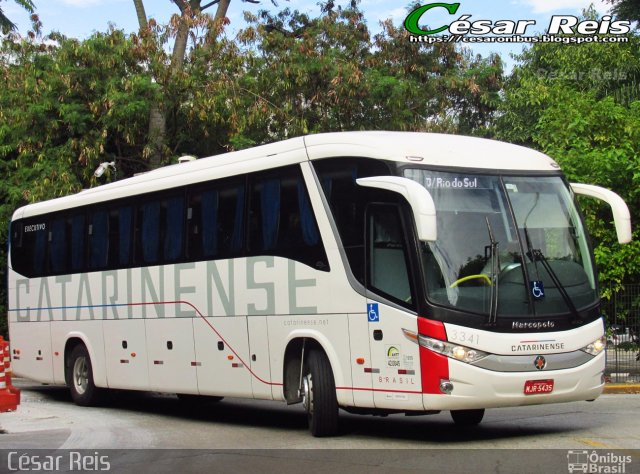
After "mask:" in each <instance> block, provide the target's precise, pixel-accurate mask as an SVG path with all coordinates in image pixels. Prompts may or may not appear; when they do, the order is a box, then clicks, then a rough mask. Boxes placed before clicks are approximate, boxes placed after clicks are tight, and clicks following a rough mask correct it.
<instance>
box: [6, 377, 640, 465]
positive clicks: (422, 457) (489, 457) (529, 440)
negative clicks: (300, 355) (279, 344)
mask: <svg viewBox="0 0 640 474" xmlns="http://www.w3.org/2000/svg"><path fill="white" fill-rule="evenodd" d="M16 385H18V386H19V387H20V388H21V389H22V404H21V405H20V406H19V408H18V410H17V411H16V412H12V413H4V414H0V429H1V432H2V434H0V450H2V451H1V453H2V454H3V456H5V457H6V456H7V455H8V453H10V452H12V450H14V451H15V450H19V451H18V454H20V453H23V452H31V451H30V450H32V449H36V448H38V449H50V450H54V449H61V450H71V451H74V450H87V451H84V452H85V453H89V454H88V455H89V456H93V458H96V459H97V458H98V457H99V455H102V454H103V453H107V454H105V455H108V456H109V457H110V458H111V463H110V469H109V471H111V472H177V471H176V469H178V470H179V472H200V471H202V470H203V469H207V470H208V471H209V472H212V469H213V471H215V472H230V471H231V470H233V471H235V472H260V473H262V472H278V473H280V472H300V471H303V472H304V473H305V474H307V473H312V472H331V473H336V472H366V473H367V474H372V473H376V472H392V471H393V472H435V471H439V472H443V471H444V472H447V473H450V472H465V473H466V472H469V473H474V474H478V473H482V472H498V473H500V472H505V473H507V472H508V473H511V472H546V473H553V472H568V470H567V456H572V455H573V454H571V453H573V452H574V451H575V452H578V451H579V452H585V453H586V452H587V451H588V452H589V453H595V452H597V453H601V454H606V453H618V455H624V456H627V455H628V456H631V457H632V458H629V462H628V463H627V462H626V461H625V466H624V468H625V469H624V473H625V474H626V473H631V472H640V424H639V423H638V421H639V419H640V395H625V394H616V395H603V396H602V397H600V398H599V399H598V400H596V401H595V402H592V403H588V402H576V403H567V404H560V405H540V406H533V407H522V408H508V409H493V410H488V411H487V413H486V415H485V419H484V421H483V422H482V424H481V425H480V426H479V427H477V428H474V429H460V428H458V427H456V426H454V424H453V423H452V421H451V418H450V416H449V414H448V413H444V412H443V413H441V414H438V415H430V416H420V417H406V416H402V415H392V416H389V417H386V418H380V417H372V416H357V415H349V414H346V413H344V412H342V414H341V434H340V436H337V437H334V438H313V437H312V436H311V435H310V434H309V433H308V431H307V427H306V417H305V414H304V412H303V411H302V408H301V407H300V406H299V405H297V406H290V407H288V406H286V405H284V404H282V403H279V402H261V401H248V400H239V399H225V400H223V401H222V402H219V403H214V404H209V405H203V406H196V405H191V406H189V405H185V404H184V403H181V402H180V401H179V400H178V399H177V398H176V397H175V396H173V395H166V394H156V393H134V392H118V393H114V394H112V395H111V397H110V399H109V401H108V404H107V405H106V406H103V407H99V408H83V407H77V406H75V405H73V403H72V402H71V400H70V397H69V395H68V391H67V390H66V389H65V388H60V387H51V386H44V385H39V384H34V383H31V382H29V381H25V380H19V381H18V382H17V383H16ZM167 449H169V450H167ZM137 450H139V451H137ZM185 450H190V451H185ZM193 450H201V451H193ZM56 452H58V451H56ZM59 452H63V453H68V451H59ZM16 456H17V455H16ZM16 459H17V458H16V457H15V456H14V459H13V460H14V461H15V460H16ZM25 459H26V458H25ZM611 459H613V462H616V461H617V459H618V458H615V457H614V458H611V456H609V458H606V459H605V458H602V459H601V462H600V464H602V463H603V462H605V461H606V462H609V461H611ZM631 459H632V460H631ZM623 460H624V459H623ZM6 462H7V460H6V459H2V460H0V472H9V471H10V470H11V469H10V467H16V466H15V465H12V466H9V465H7V464H6ZM63 464H64V462H63ZM608 467H611V466H608ZM67 470H68V471H71V470H73V471H76V470H77V469H73V466H67ZM600 472H605V471H602V470H601V471H600ZM608 472H612V471H611V470H609V471H608ZM614 472H622V471H614Z"/></svg>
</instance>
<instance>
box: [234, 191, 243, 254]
mask: <svg viewBox="0 0 640 474" xmlns="http://www.w3.org/2000/svg"><path fill="white" fill-rule="evenodd" d="M244 194H245V193H244V185H243V186H239V187H238V189H237V195H236V196H237V197H236V199H237V201H236V215H235V221H234V224H233V235H232V236H231V252H233V253H236V252H239V251H240V250H242V246H243V244H244Z"/></svg>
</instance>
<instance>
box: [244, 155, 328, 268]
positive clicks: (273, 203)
mask: <svg viewBox="0 0 640 474" xmlns="http://www.w3.org/2000/svg"><path fill="white" fill-rule="evenodd" d="M250 203H251V208H250V212H249V227H248V228H249V230H250V236H249V253H250V254H252V255H273V256H278V257H283V258H288V259H291V260H296V261H298V262H301V263H304V264H306V265H309V266H310V267H312V268H315V269H317V270H322V271H329V264H328V259H327V257H326V253H325V251H324V247H323V245H322V241H321V239H320V232H319V229H318V224H317V222H316V219H315V216H314V214H313V209H312V207H311V202H310V200H309V195H308V193H307V188H306V186H305V183H304V179H303V177H302V172H301V170H300V167H299V166H287V167H283V168H279V169H277V170H269V171H267V172H263V173H256V174H254V175H253V176H252V177H251V201H250Z"/></svg>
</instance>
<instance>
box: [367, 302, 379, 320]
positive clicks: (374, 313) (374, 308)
mask: <svg viewBox="0 0 640 474" xmlns="http://www.w3.org/2000/svg"><path fill="white" fill-rule="evenodd" d="M367 317H368V319H369V322H370V323H379V322H380V313H379V312H378V303H369V304H368V305H367Z"/></svg>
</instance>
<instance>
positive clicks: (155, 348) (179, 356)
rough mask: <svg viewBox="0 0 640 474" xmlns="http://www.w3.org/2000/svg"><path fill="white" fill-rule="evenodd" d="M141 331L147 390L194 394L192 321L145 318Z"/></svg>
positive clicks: (195, 385) (195, 383) (196, 390)
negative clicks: (144, 337)
mask: <svg viewBox="0 0 640 474" xmlns="http://www.w3.org/2000/svg"><path fill="white" fill-rule="evenodd" d="M105 324H108V323H105ZM145 328H146V336H147V359H148V366H149V387H150V389H151V390H156V391H159V392H163V391H164V392H176V393H190V394H197V393H198V379H197V374H196V367H195V366H192V365H191V363H192V362H193V361H195V360H196V359H195V349H194V344H193V319H192V318H163V319H160V318H157V319H147V320H146V321H145Z"/></svg>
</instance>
